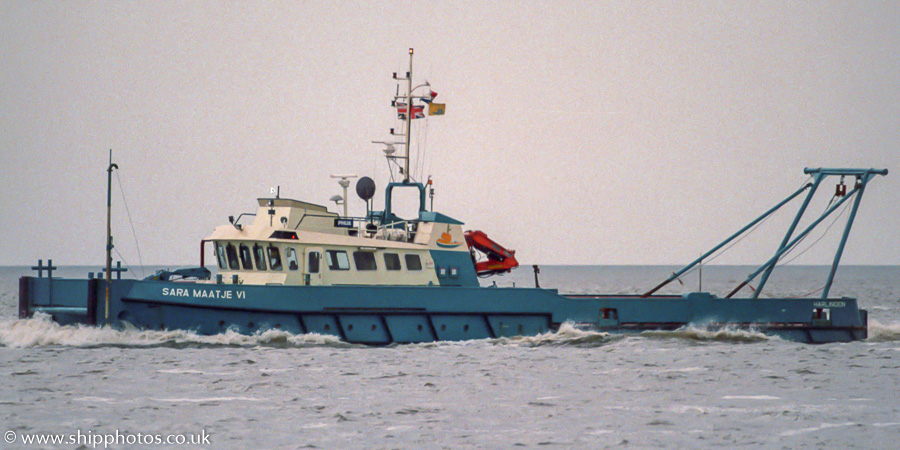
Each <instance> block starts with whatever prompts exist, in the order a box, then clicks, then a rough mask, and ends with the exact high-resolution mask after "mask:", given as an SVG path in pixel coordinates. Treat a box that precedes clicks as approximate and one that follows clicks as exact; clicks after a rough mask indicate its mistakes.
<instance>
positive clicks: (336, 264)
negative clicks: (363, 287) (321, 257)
mask: <svg viewBox="0 0 900 450" xmlns="http://www.w3.org/2000/svg"><path fill="white" fill-rule="evenodd" d="M325 257H326V258H328V268H329V269H331V270H350V258H347V252H345V251H343V250H326V251H325Z"/></svg>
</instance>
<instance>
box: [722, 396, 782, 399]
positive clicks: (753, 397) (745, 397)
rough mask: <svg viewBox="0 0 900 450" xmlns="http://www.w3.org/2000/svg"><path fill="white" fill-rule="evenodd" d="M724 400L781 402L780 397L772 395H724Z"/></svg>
mask: <svg viewBox="0 0 900 450" xmlns="http://www.w3.org/2000/svg"><path fill="white" fill-rule="evenodd" d="M722 398H723V399H724V400H781V397H775V396H774V395H725V396H722Z"/></svg>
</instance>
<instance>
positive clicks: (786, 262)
mask: <svg viewBox="0 0 900 450" xmlns="http://www.w3.org/2000/svg"><path fill="white" fill-rule="evenodd" d="M835 197H836V196H835ZM833 201H834V199H832V202H833ZM829 204H830V203H829ZM849 206H850V203H849V202H848V203H847V204H846V205H844V207H843V208H841V212H839V213H838V215H837V216H835V217H834V219H833V220H832V221H831V223H830V224H828V227H827V228H825V231H824V232H822V235H821V236H819V238H818V239H816V240H815V242H813V243H812V244H809V246H808V247H806V248H805V249H803V251H802V252H800V253H799V254H797V255H794V257H793V258H791V259H789V260H787V261H785V262H784V263H782V264H790V263H791V262H792V261H794V260H795V259H797V258H799V257H800V256H803V254H804V253H806V252H808V251H809V250H810V249H811V248H813V247H815V246H816V244H818V243H819V241H821V240H822V239H824V238H825V236H827V235H828V231H829V230H831V227H833V226H834V224H835V223H837V221H838V219H840V218H841V217H842V216H843V215H844V213H845V212H847V208H848V207H849ZM797 244H799V242H798V243H797ZM791 251H793V249H792V250H791ZM823 289H824V288H823Z"/></svg>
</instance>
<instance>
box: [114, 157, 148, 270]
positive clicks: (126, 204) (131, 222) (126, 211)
mask: <svg viewBox="0 0 900 450" xmlns="http://www.w3.org/2000/svg"><path fill="white" fill-rule="evenodd" d="M116 181H117V182H118V183H119V192H121V193H122V205H124V206H125V213H126V214H127V215H128V224H129V225H130V226H131V236H132V237H134V247H135V248H136V249H137V254H138V264H140V267H141V276H142V277H143V276H145V275H146V274H145V273H144V259H143V258H142V257H141V246H140V245H139V244H138V238H137V232H136V231H135V229H134V221H133V220H132V219H131V210H129V209H128V200H126V199H125V188H123V187H122V179H121V178H119V171H116ZM114 248H115V247H114ZM116 254H118V255H119V257H120V258H122V255H121V254H120V253H119V250H118V249H116ZM122 261H125V258H122ZM127 265H128V264H126V266H127ZM132 273H133V272H132ZM135 277H136V276H135Z"/></svg>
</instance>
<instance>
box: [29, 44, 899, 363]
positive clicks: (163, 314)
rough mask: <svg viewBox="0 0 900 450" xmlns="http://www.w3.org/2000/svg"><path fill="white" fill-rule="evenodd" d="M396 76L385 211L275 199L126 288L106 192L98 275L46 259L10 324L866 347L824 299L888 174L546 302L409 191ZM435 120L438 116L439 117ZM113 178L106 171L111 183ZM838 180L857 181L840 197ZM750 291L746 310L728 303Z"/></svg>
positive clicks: (406, 125) (369, 197)
mask: <svg viewBox="0 0 900 450" xmlns="http://www.w3.org/2000/svg"><path fill="white" fill-rule="evenodd" d="M393 77H394V79H395V80H397V82H398V83H404V82H405V84H406V89H405V92H403V93H401V91H400V89H399V84H398V90H397V93H396V94H395V96H394V99H393V101H392V102H391V104H392V106H393V107H394V108H395V109H396V112H397V114H398V118H399V119H400V120H401V128H400V131H399V132H395V131H394V129H392V130H391V133H390V134H391V136H392V139H394V140H393V141H391V140H388V141H373V142H377V143H378V144H379V145H383V146H384V148H383V151H384V154H385V157H386V158H387V159H388V161H389V162H390V163H393V166H391V165H389V167H394V168H396V170H397V172H398V173H399V175H400V177H399V179H396V180H395V179H394V178H392V181H391V182H389V183H388V184H387V186H386V187H385V188H384V192H383V194H384V206H383V208H382V209H381V210H375V207H374V201H373V198H374V195H375V193H376V190H377V189H376V186H375V182H374V181H373V180H372V179H371V178H369V177H361V178H360V177H357V176H356V175H355V174H354V175H336V176H333V177H335V178H337V179H339V183H340V185H341V186H342V187H343V192H344V193H343V196H335V197H333V198H332V199H331V200H332V201H335V206H336V207H337V206H339V205H341V204H342V205H343V211H342V213H341V211H331V210H329V208H328V207H327V206H324V205H321V204H318V203H314V202H307V201H301V200H294V199H289V198H282V197H281V195H280V189H278V191H275V192H272V193H273V194H275V195H274V196H272V195H270V196H268V197H265V198H259V199H257V202H256V205H255V206H256V211H255V212H254V213H244V214H240V215H238V216H237V217H234V216H230V217H229V220H228V223H227V224H223V225H221V226H219V227H217V228H216V229H215V230H214V231H213V232H212V234H211V235H209V236H207V237H205V238H204V239H201V241H200V261H199V262H200V264H199V266H198V267H196V268H185V269H178V270H174V271H168V270H162V271H159V272H157V273H156V274H154V275H152V276H150V277H147V278H145V279H122V277H121V272H122V270H123V269H122V268H121V262H119V263H118V265H117V266H116V267H113V266H112V257H111V250H112V248H113V240H112V235H111V227H110V225H109V224H110V219H109V216H110V214H111V213H110V212H109V211H110V210H111V199H110V196H109V191H110V186H109V185H108V186H107V187H108V189H107V195H108V196H107V207H108V214H107V245H106V262H105V269H104V270H103V271H102V272H98V273H96V274H94V273H91V274H88V276H87V277H86V278H84V279H70V278H60V277H54V276H53V273H52V272H53V269H55V268H56V267H54V266H53V263H52V260H50V261H49V263H48V264H47V265H44V264H43V260H41V261H39V263H38V265H37V266H35V267H34V269H35V270H36V271H37V276H24V277H21V278H20V280H19V317H20V318H22V319H26V318H30V317H33V316H34V315H35V314H46V315H48V316H50V317H51V318H52V320H54V321H56V322H58V323H60V324H62V325H74V324H83V325H90V326H110V327H117V328H121V327H126V326H134V327H137V328H140V329H151V330H167V329H169V330H171V329H183V330H191V331H193V332H196V333H198V334H206V335H210V334H218V333H223V332H226V331H229V330H233V331H237V332H240V333H245V334H254V333H260V332H264V331H266V330H272V329H277V330H283V331H285V332H289V333H293V334H306V333H317V334H322V335H332V336H336V337H338V338H340V339H341V340H343V341H346V342H349V343H358V344H366V345H387V344H411V343H423V342H434V341H458V340H469V339H496V338H503V337H516V336H531V335H539V334H543V333H553V332H556V331H558V330H559V329H560V327H561V326H563V324H570V325H572V326H573V327H576V328H578V329H581V330H591V331H597V332H608V333H640V332H644V331H649V330H677V329H679V328H683V327H689V326H690V327H702V328H708V329H718V328H731V329H747V330H752V331H755V332H759V333H764V334H767V335H773V336H778V337H781V338H783V339H788V340H793V341H799V342H806V343H826V342H846V341H854V340H860V339H866V338H867V323H868V315H867V311H866V310H864V309H861V308H860V307H859V305H858V303H857V300H856V299H854V298H846V297H841V298H831V297H829V293H830V289H831V285H832V282H833V280H834V276H835V273H836V271H837V270H838V267H839V263H840V259H841V255H842V253H843V250H844V247H845V244H846V242H847V237H848V235H849V233H850V229H851V227H852V224H853V221H854V218H855V216H856V213H857V210H858V208H859V204H860V201H861V199H862V195H863V192H864V190H865V188H866V186H867V184H868V182H869V181H871V180H872V179H874V178H875V177H876V176H879V175H881V176H883V175H887V170H886V169H849V168H842V169H828V168H807V169H805V170H804V172H805V173H806V174H807V175H809V177H810V181H809V182H807V183H805V184H804V185H803V186H802V187H801V188H800V189H798V190H797V191H796V192H793V193H791V194H790V195H789V196H788V197H787V198H785V199H784V200H782V201H781V202H780V203H778V204H776V205H775V206H774V207H772V208H771V209H770V210H768V211H766V212H765V213H764V214H762V215H761V216H759V217H758V218H757V219H755V220H753V221H751V222H750V223H749V224H747V225H746V226H745V227H743V228H742V229H741V230H738V231H737V232H736V233H734V234H733V235H732V236H730V237H728V238H727V239H725V240H724V241H723V242H722V243H720V244H719V245H717V246H715V247H713V248H712V249H711V250H709V251H708V252H706V253H704V254H703V255H702V256H701V257H700V258H698V259H697V260H695V261H693V262H691V263H690V264H688V265H686V266H685V267H684V268H682V269H681V270H679V271H677V272H675V273H673V274H672V276H670V277H669V278H667V279H666V280H663V281H662V282H661V283H659V284H658V285H656V286H655V287H654V288H653V289H651V290H649V291H647V292H645V293H643V294H637V295H622V294H591V295H584V294H582V295H565V294H561V293H560V292H559V290H558V289H552V288H542V287H540V284H539V279H538V272H539V269H538V266H536V265H535V266H533V269H534V272H535V286H534V287H521V286H520V287H516V286H513V287H499V286H497V285H496V283H493V284H491V285H487V286H482V285H481V283H480V282H479V280H480V279H482V278H485V277H490V276H493V275H498V274H504V273H508V272H510V271H512V270H515V269H516V268H517V267H518V266H519V262H518V261H517V259H516V256H515V251H513V250H510V249H508V248H506V247H505V246H503V245H501V244H499V243H498V242H495V241H494V240H493V239H492V238H491V237H490V236H489V235H488V234H487V233H486V232H483V231H479V230H468V229H466V227H464V225H465V224H464V223H463V222H461V221H459V220H457V219H455V218H452V217H450V216H448V215H445V214H442V213H440V212H437V211H434V208H433V207H431V208H429V207H428V205H427V199H428V198H429V197H431V199H432V204H433V195H434V190H433V187H432V185H431V181H430V180H428V181H425V182H422V181H417V180H415V179H414V178H413V177H412V176H411V174H410V150H409V149H410V135H411V134H412V132H411V130H412V121H413V120H414V119H416V118H417V117H421V115H422V114H424V111H425V108H426V107H427V108H429V110H431V109H432V108H434V107H433V105H434V103H433V101H432V100H433V99H434V95H435V93H434V92H433V91H431V88H430V85H429V84H428V83H427V82H426V83H424V84H420V85H418V86H415V87H414V86H413V81H412V80H413V50H412V49H410V51H409V71H408V72H406V73H405V74H400V75H398V74H397V73H394V75H393ZM423 91H424V92H423ZM416 102H418V103H419V105H416ZM435 111H437V113H438V114H442V113H443V106H442V105H439V108H436V109H435ZM397 147H400V149H398V148H397ZM117 168H118V166H117V165H116V164H113V163H112V159H111V160H110V164H109V167H108V168H107V172H108V174H109V182H110V184H111V177H112V173H113V171H114V170H116V169H117ZM392 170H393V169H392ZM392 177H393V173H392ZM831 177H839V178H840V182H839V183H838V184H837V185H836V186H837V187H836V190H835V194H834V197H833V199H832V202H831V203H830V204H829V207H828V208H827V209H826V210H825V211H824V212H823V213H822V214H821V216H820V217H819V218H817V219H815V220H813V221H812V223H811V224H810V225H809V226H808V227H806V228H805V229H803V230H798V229H797V228H798V226H799V223H800V219H801V217H803V216H804V213H805V212H806V210H807V207H808V205H809V203H810V201H811V199H812V198H813V196H814V195H815V193H816V192H817V191H818V190H819V187H821V186H823V185H824V182H825V180H826V179H829V178H831ZM354 178H358V180H357V182H356V186H355V188H356V189H355V190H356V194H357V196H358V197H359V198H360V199H361V200H362V201H364V202H365V204H366V214H365V216H359V217H353V216H350V215H348V211H347V202H348V194H347V189H348V187H349V186H350V183H351V181H350V180H351V179H354ZM846 178H850V179H851V180H855V182H854V183H853V184H852V188H851V189H849V190H848V185H847V184H845V179H846ZM401 190H407V191H411V192H412V193H413V197H414V198H417V199H418V210H417V212H416V214H415V215H414V217H407V218H402V217H400V216H399V215H398V213H397V212H396V211H395V208H394V205H393V204H392V200H393V198H394V194H395V193H396V192H400V191H401ZM804 193H805V194H806V196H805V198H804V200H803V202H802V205H801V207H800V209H799V211H798V212H797V214H796V217H795V219H794V221H793V223H792V224H791V225H790V227H789V228H788V230H787V232H786V233H785V237H784V240H783V241H782V242H781V245H780V246H779V247H778V249H777V250H776V252H775V254H774V255H773V256H772V257H771V258H770V259H769V260H768V261H766V262H765V263H764V264H762V265H761V266H759V267H758V268H757V269H756V270H755V271H754V272H753V273H751V274H750V275H749V276H748V277H747V279H746V280H744V281H743V282H742V283H740V284H739V285H738V286H737V287H735V288H734V290H733V291H731V292H730V293H729V294H728V295H726V296H724V297H719V296H716V295H714V294H712V293H709V292H688V293H684V294H678V295H672V294H666V295H660V294H657V293H656V292H657V291H659V290H660V289H662V288H663V287H664V286H666V285H667V284H668V283H670V282H672V281H675V280H679V279H680V277H681V276H683V275H684V274H685V273H688V272H689V271H691V270H695V269H696V268H697V267H698V265H700V264H702V262H703V261H704V259H707V258H709V257H710V255H713V254H714V253H715V252H718V251H720V250H721V249H722V248H723V247H725V246H727V245H729V244H730V243H732V242H734V241H735V240H736V239H738V238H739V237H741V236H743V235H745V234H746V233H747V231H748V230H750V229H751V228H753V227H754V226H756V225H757V224H759V223H760V222H761V221H763V220H765V219H766V218H767V217H768V216H770V215H771V214H772V213H774V212H775V211H777V210H779V209H780V208H781V207H783V206H784V205H786V204H787V203H788V202H790V201H791V200H793V199H795V198H798V197H800V196H801V194H804ZM851 199H852V200H853V202H852V208H851V213H850V215H849V218H848V220H847V222H846V225H845V228H844V231H843V235H842V238H841V241H840V243H839V245H838V249H837V252H836V254H835V257H834V261H833V263H832V266H831V269H830V272H829V275H828V278H827V280H826V283H825V285H824V287H823V288H822V289H821V294H820V295H818V296H817V297H815V298H809V297H776V298H772V297H761V296H760V294H761V292H763V290H764V289H765V285H766V283H767V280H768V278H769V276H770V275H771V273H772V271H773V270H774V268H775V266H776V264H777V263H778V262H779V260H780V259H781V258H783V256H784V255H785V254H787V252H789V251H790V250H791V249H793V248H794V247H795V246H796V245H797V243H798V242H800V241H802V240H803V238H805V237H806V236H807V235H808V234H809V233H810V232H811V231H812V230H813V229H814V228H815V227H816V226H817V225H819V224H820V223H821V222H822V221H823V220H824V219H825V218H826V217H828V216H830V215H831V214H832V213H834V212H835V211H836V210H838V209H839V208H841V207H843V206H847V207H850V206H851V205H850V204H849V203H847V202H849V201H850V200H851ZM207 250H211V253H212V254H213V255H215V261H214V263H215V266H216V271H215V275H213V272H212V271H210V270H209V269H208V268H207V265H206V263H207V262H206V260H205V255H206V254H207ZM520 270H521V269H520ZM44 272H47V276H44ZM114 274H115V276H114ZM757 278H759V279H758V281H757ZM754 282H755V283H756V284H755V286H753V285H752V284H751V283H754ZM748 287H752V288H753V289H747V288H748ZM748 290H749V295H747V294H744V295H745V296H743V297H740V296H737V295H738V294H741V292H747V291H748Z"/></svg>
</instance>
